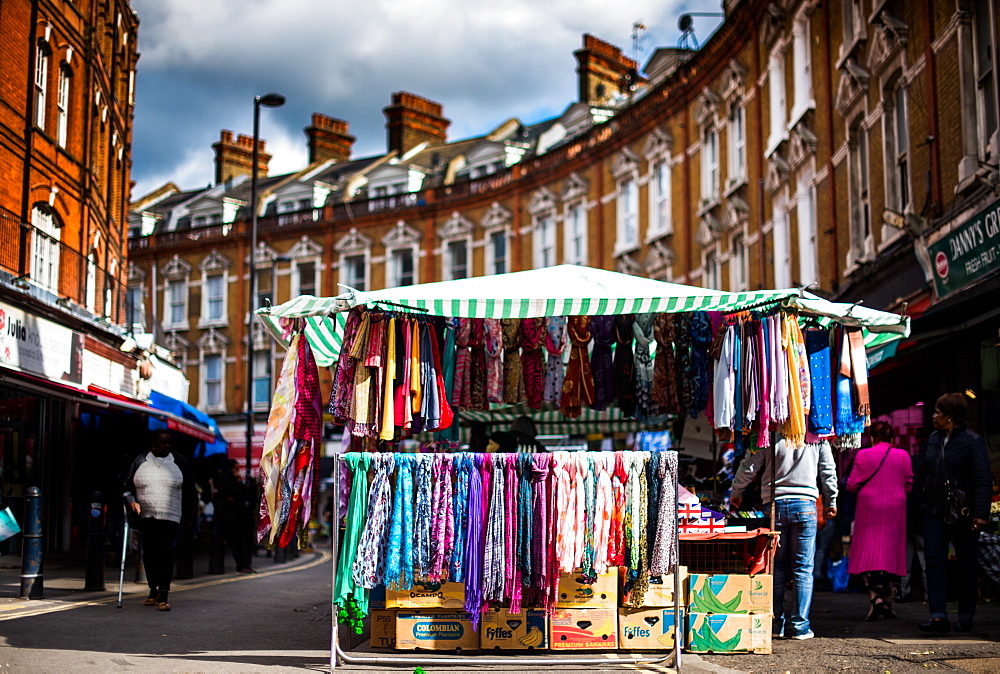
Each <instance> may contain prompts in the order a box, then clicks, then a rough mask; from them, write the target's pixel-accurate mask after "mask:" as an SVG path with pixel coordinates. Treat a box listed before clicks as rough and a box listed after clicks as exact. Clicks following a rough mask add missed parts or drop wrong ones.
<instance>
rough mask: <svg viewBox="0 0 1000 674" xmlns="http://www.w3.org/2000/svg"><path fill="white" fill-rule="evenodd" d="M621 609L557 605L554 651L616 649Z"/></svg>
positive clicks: (553, 623)
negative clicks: (562, 606) (563, 606)
mask: <svg viewBox="0 0 1000 674" xmlns="http://www.w3.org/2000/svg"><path fill="white" fill-rule="evenodd" d="M617 613H618V611H617V609H614V608H557V609H555V611H553V613H552V615H551V616H549V648H550V649H551V650H553V651H572V650H615V649H616V648H618V615H617Z"/></svg>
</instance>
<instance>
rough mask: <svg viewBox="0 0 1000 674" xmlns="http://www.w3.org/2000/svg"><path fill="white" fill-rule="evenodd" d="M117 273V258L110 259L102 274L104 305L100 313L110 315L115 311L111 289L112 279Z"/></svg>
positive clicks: (113, 295)
mask: <svg viewBox="0 0 1000 674" xmlns="http://www.w3.org/2000/svg"><path fill="white" fill-rule="evenodd" d="M117 275H118V260H114V259H113V260H111V264H110V265H108V271H107V272H105V274H104V306H103V308H102V309H101V313H102V314H103V315H104V316H111V315H112V314H113V313H114V311H115V305H114V301H115V294H114V291H113V286H114V279H115V276H117Z"/></svg>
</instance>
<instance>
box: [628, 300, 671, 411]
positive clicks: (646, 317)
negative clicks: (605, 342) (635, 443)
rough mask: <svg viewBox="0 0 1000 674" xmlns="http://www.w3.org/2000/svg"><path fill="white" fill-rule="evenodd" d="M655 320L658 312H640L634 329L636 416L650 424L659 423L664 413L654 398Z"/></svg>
mask: <svg viewBox="0 0 1000 674" xmlns="http://www.w3.org/2000/svg"><path fill="white" fill-rule="evenodd" d="M655 320H656V314H638V315H636V317H635V323H634V324H633V330H632V333H633V335H634V336H635V389H636V415H635V418H636V419H638V420H639V421H641V422H643V423H646V424H649V425H652V424H654V423H658V422H659V421H660V420H661V418H662V416H663V414H664V411H663V407H662V406H661V405H659V404H657V403H656V402H654V400H653V379H654V375H653V361H652V359H651V358H650V356H649V344H650V342H652V341H653V336H654V322H655Z"/></svg>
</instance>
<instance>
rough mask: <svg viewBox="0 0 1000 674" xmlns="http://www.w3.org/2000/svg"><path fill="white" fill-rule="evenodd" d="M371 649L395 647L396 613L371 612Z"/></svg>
mask: <svg viewBox="0 0 1000 674" xmlns="http://www.w3.org/2000/svg"><path fill="white" fill-rule="evenodd" d="M371 635H372V636H371V646H372V648H395V647H396V612H395V611H386V610H384V609H375V610H373V611H372V612H371Z"/></svg>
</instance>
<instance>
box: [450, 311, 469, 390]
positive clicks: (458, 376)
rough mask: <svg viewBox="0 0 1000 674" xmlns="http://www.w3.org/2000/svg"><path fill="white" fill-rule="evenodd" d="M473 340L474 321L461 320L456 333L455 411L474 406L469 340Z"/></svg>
mask: <svg viewBox="0 0 1000 674" xmlns="http://www.w3.org/2000/svg"><path fill="white" fill-rule="evenodd" d="M471 338H472V319H471V318H459V319H458V329H457V330H456V331H455V344H456V345H457V349H456V351H455V388H453V389H452V392H451V406H452V407H453V408H455V409H468V408H469V407H471V406H472V368H471V367H470V361H471V358H472V355H471V353H470V352H469V340H470V339H471Z"/></svg>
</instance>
